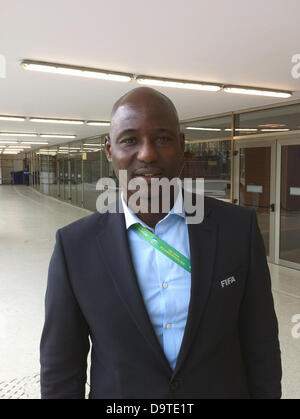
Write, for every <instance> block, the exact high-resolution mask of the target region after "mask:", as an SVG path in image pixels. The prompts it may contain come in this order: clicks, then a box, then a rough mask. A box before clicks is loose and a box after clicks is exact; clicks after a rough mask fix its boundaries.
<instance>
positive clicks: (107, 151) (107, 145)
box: [104, 135, 112, 163]
mask: <svg viewBox="0 0 300 419" xmlns="http://www.w3.org/2000/svg"><path fill="white" fill-rule="evenodd" d="M104 149H105V154H106V158H107V161H109V163H111V161H112V158H111V144H110V136H109V135H107V136H106V137H105V139H104Z"/></svg>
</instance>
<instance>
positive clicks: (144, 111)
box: [110, 103, 179, 136]
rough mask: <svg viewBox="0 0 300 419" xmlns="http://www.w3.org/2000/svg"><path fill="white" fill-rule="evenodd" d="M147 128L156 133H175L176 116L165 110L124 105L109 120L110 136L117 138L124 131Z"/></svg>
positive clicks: (177, 126) (176, 127) (176, 125)
mask: <svg viewBox="0 0 300 419" xmlns="http://www.w3.org/2000/svg"><path fill="white" fill-rule="evenodd" d="M148 127H150V128H151V129H153V130H155V131H157V132H158V131H163V130H165V131H167V130H169V131H173V132H176V131H177V130H178V128H179V124H178V120H177V118H176V115H174V114H173V113H172V112H170V111H169V110H168V109H167V108H159V107H152V106H135V105H132V104H130V103H126V104H123V105H120V106H119V107H118V109H117V110H116V112H115V114H114V116H113V118H112V120H111V126H110V134H111V135H117V136H118V135H119V134H121V133H123V132H125V131H130V130H132V131H134V130H136V131H138V130H141V129H143V128H148Z"/></svg>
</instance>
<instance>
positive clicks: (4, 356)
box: [0, 186, 300, 399]
mask: <svg viewBox="0 0 300 419" xmlns="http://www.w3.org/2000/svg"><path fill="white" fill-rule="evenodd" d="M0 214H1V217H0V399H1V398H39V383H38V378H39V377H38V373H39V341H40V335H41V331H42V326H43V316H44V294H45V289H46V279H47V269H48V264H49V259H50V256H51V253H52V251H53V246H54V242H55V232H56V230H57V229H58V228H60V227H62V226H64V225H66V224H68V223H70V222H72V221H74V220H76V219H78V218H80V217H84V216H86V215H88V214H90V212H89V211H87V210H83V209H80V208H78V207H73V206H71V205H69V204H66V203H63V202H60V201H58V200H56V199H54V198H50V197H47V196H45V195H41V194H39V193H38V192H36V191H34V190H32V189H31V188H27V187H25V186H24V187H23V186H0ZM270 270H271V275H272V283H273V293H274V300H275V306H276V312H277V316H278V320H279V327H280V342H281V350H282V363H283V398H295V399H296V398H298V399H299V398H300V337H299V338H297V337H296V335H297V333H296V334H295V337H293V335H292V329H293V328H295V326H296V323H293V322H292V317H293V316H294V315H296V314H299V316H300V271H295V270H291V269H288V268H284V267H279V266H276V265H270ZM298 322H300V320H298ZM297 331H298V334H300V327H299V328H298V329H297V330H296V332H297Z"/></svg>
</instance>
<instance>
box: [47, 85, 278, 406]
mask: <svg viewBox="0 0 300 419" xmlns="http://www.w3.org/2000/svg"><path fill="white" fill-rule="evenodd" d="M183 153H184V137H183V135H182V134H181V133H180V129H179V122H178V116H177V112H176V110H175V108H174V105H173V104H172V103H171V102H170V100H169V99H168V98H167V97H166V96H164V95H162V94H161V93H159V92H157V91H155V90H153V89H149V88H138V89H134V90H132V91H130V92H129V93H128V94H126V95H124V96H123V97H122V98H121V99H119V101H118V102H117V103H116V104H115V106H114V108H113V112H112V117H111V128H110V136H109V137H108V138H107V140H106V154H107V158H108V160H109V161H110V162H111V163H112V165H113V168H114V171H115V173H116V176H117V177H118V176H119V171H120V170H127V174H128V181H130V180H132V179H136V180H141V179H142V180H143V181H145V182H146V184H147V185H148V186H150V184H151V181H152V179H157V178H158V179H160V178H163V177H165V178H168V179H172V178H174V177H178V176H179V175H180V172H181V169H182V165H183ZM122 187H125V189H126V185H122ZM149 191H150V188H149V189H148V190H145V191H144V192H143V193H142V195H141V198H140V199H141V200H144V201H145V202H146V203H148V205H149V208H150V207H151V205H150V204H151V194H150V192H149ZM127 192H128V196H127V197H125V196H123V195H122V197H121V201H120V202H119V204H118V208H119V209H120V208H122V211H117V212H116V213H110V212H106V213H102V214H100V213H98V212H97V213H95V214H93V215H91V216H89V217H86V218H83V219H81V220H79V221H77V222H75V223H72V224H71V225H69V226H66V227H64V228H62V229H60V230H58V232H57V241H56V246H55V250H54V253H53V256H52V259H51V263H50V267H49V277H48V287H47V294H46V320H45V325H44V330H43V335H42V340H41V389H42V397H43V398H84V396H85V384H86V369H87V355H88V352H89V348H90V343H89V338H90V340H91V342H92V353H91V377H90V385H91V391H90V394H89V397H90V398H122V399H125V398H134V399H137V398H146V399H147V398H157V399H161V398H164V399H180V398H185V399H190V398H196V399H197V398H280V396H281V384H280V382H281V361H280V349H279V342H278V326H277V319H276V315H275V312H274V304H273V298H272V293H271V282H270V275H269V270H268V266H267V262H266V256H265V251H264V244H263V241H262V237H261V234H260V232H259V229H258V226H257V220H256V214H255V212H254V211H252V210H250V209H245V208H242V207H238V206H234V205H231V204H228V203H224V202H221V201H217V200H215V199H212V198H205V203H204V218H203V221H202V222H200V223H198V224H187V222H186V213H185V210H184V199H185V198H184V197H182V193H181V191H180V192H179V193H178V194H177V195H176V194H171V195H170V202H171V205H170V208H171V210H170V211H169V212H167V213H166V212H164V211H163V210H160V211H159V212H158V213H151V212H148V211H144V212H140V213H137V214H135V213H134V212H133V211H132V209H131V207H130V204H129V201H128V197H129V198H130V193H129V191H127ZM131 196H132V195H131ZM160 198H161V196H160V197H159V199H160ZM175 204H177V205H178V206H179V208H182V211H179V212H177V213H175V212H174V211H173V209H174V207H175ZM137 225H138V226H140V227H141V228H142V231H143V232H145V231H146V232H148V233H149V234H151V237H152V239H151V240H153V237H154V238H155V240H154V243H157V241H159V243H161V244H162V246H165V249H167V253H168V252H169V253H168V255H166V254H164V253H163V252H162V251H161V250H159V249H157V248H156V247H154V245H153V242H152V243H151V241H147V240H146V239H145V237H143V236H142V234H141V233H139V232H138V231H137V230H136V226H137ZM160 241H161V242H160ZM170 246H171V248H170ZM170 249H171V250H170ZM170 252H171V253H170ZM170 254H172V255H173V258H172V257H170ZM174 254H175V256H174ZM176 255H177V256H176ZM176 258H177V262H176V260H175V259H176ZM178 259H179V262H178ZM182 261H183V262H182ZM181 262H182V266H180V263H181Z"/></svg>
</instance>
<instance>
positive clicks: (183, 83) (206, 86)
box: [136, 76, 221, 92]
mask: <svg viewBox="0 0 300 419" xmlns="http://www.w3.org/2000/svg"><path fill="white" fill-rule="evenodd" d="M136 82H137V83H139V84H143V85H147V86H161V87H175V88H178V89H192V90H205V91H208V92H218V91H219V90H221V86H219V85H216V84H213V83H205V82H203V83H201V82H196V81H187V80H176V79H174V80H172V79H169V80H168V79H159V78H156V77H147V76H138V77H137V78H136Z"/></svg>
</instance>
